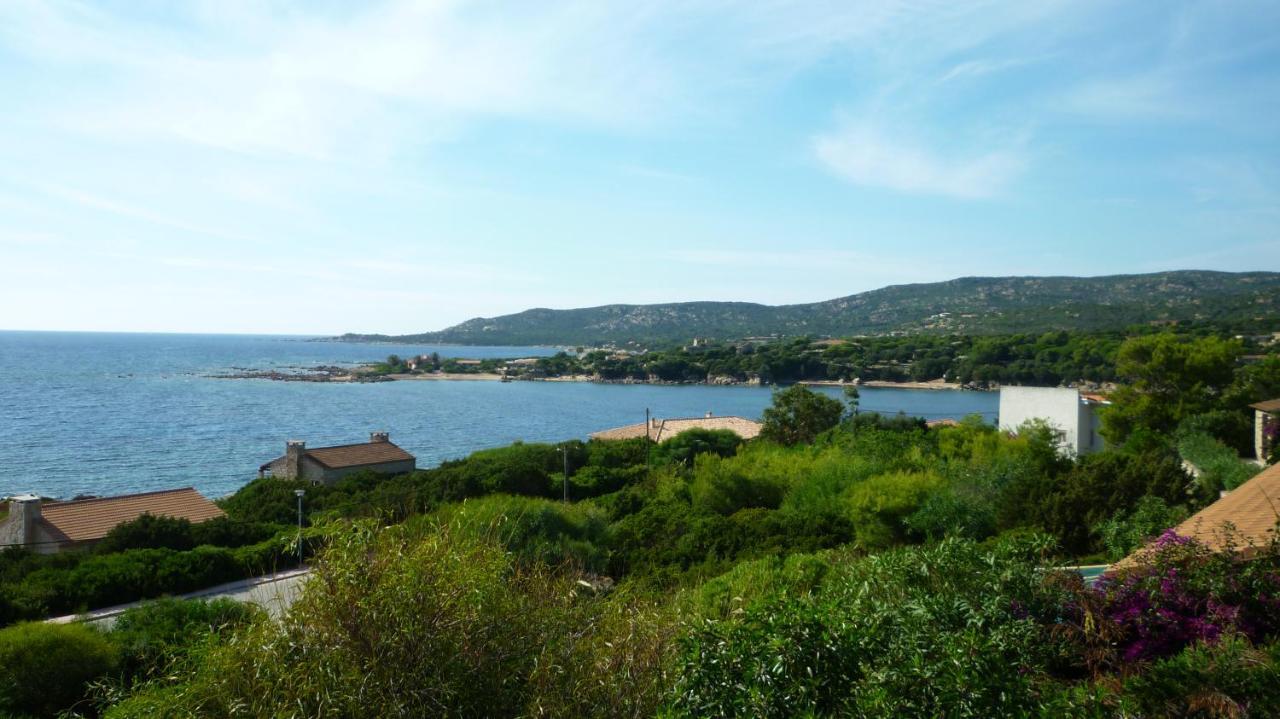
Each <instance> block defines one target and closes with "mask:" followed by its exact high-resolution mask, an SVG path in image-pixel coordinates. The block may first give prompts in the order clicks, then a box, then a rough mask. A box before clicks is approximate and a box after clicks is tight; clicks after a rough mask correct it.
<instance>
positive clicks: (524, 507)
mask: <svg viewBox="0 0 1280 719" xmlns="http://www.w3.org/2000/svg"><path fill="white" fill-rule="evenodd" d="M406 526H407V528H408V529H409V530H410V531H418V532H423V531H426V532H433V531H437V530H438V528H440V527H442V526H447V527H449V528H450V531H451V532H453V533H454V534H456V535H457V536H459V537H467V538H470V539H473V540H477V541H480V540H487V541H493V542H495V543H497V544H498V545H500V546H502V547H505V548H506V549H507V551H510V552H512V553H513V554H514V555H515V556H516V557H517V558H518V559H519V560H520V561H521V562H523V563H525V564H533V563H537V562H541V563H544V564H548V565H552V566H560V565H563V564H570V565H572V566H573V567H575V568H577V569H582V570H593V571H600V570H602V569H603V568H604V565H605V549H604V544H605V532H606V528H607V526H608V522H607V520H606V518H605V516H604V513H603V512H602V511H601V510H599V509H597V508H595V507H592V506H590V505H586V504H565V503H563V502H553V501H551V500H547V499H535V498H531V497H513V496H509V495H491V496H488V497H482V498H480V499H470V500H467V501H466V502H462V503H460V504H455V505H449V506H446V507H444V508H442V509H441V510H440V511H438V512H437V513H436V514H435V515H432V516H430V517H426V518H423V519H419V520H410V521H409V522H408V523H407V525H406Z"/></svg>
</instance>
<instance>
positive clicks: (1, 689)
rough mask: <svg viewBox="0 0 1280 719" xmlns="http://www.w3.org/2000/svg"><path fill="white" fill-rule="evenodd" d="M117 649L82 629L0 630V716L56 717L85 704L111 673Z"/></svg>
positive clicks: (29, 626)
mask: <svg viewBox="0 0 1280 719" xmlns="http://www.w3.org/2000/svg"><path fill="white" fill-rule="evenodd" d="M118 662H119V653H118V651H117V650H116V648H115V646H114V645H113V644H112V643H111V642H110V641H108V640H107V639H106V637H104V636H103V635H102V634H101V633H99V632H97V631H95V630H93V629H91V628H89V627H86V626H84V625H82V624H43V623H31V624H18V625H16V626H12V627H8V628H7V629H0V711H10V712H14V713H19V714H33V715H37V716H53V715H54V714H57V713H58V712H60V711H65V710H69V709H71V708H73V707H74V706H75V705H76V704H77V703H79V702H81V701H83V700H84V697H85V691H86V688H87V686H88V684H89V682H91V681H93V680H95V679H98V678H99V677H102V676H104V675H106V674H107V673H108V672H111V671H113V670H114V669H115V668H116V665H117V664H118Z"/></svg>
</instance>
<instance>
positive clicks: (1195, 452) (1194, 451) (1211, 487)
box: [1178, 432, 1260, 494]
mask: <svg viewBox="0 0 1280 719" xmlns="http://www.w3.org/2000/svg"><path fill="white" fill-rule="evenodd" d="M1178 454H1180V455H1182V458H1183V459H1185V460H1186V461H1188V462H1190V463H1191V464H1193V465H1195V467H1196V469H1198V470H1200V476H1199V478H1198V481H1199V483H1200V485H1201V486H1202V487H1203V488H1204V490H1205V491H1206V492H1209V493H1215V494H1216V493H1217V492H1218V491H1219V490H1223V489H1226V490H1232V489H1235V488H1236V487H1239V486H1240V485H1242V484H1244V483H1245V482H1247V481H1248V480H1249V478H1250V477H1252V476H1253V475H1255V474H1257V473H1258V472H1259V470H1260V467H1258V466H1257V465H1256V464H1253V463H1252V462H1245V461H1243V460H1241V459H1240V456H1239V455H1238V454H1236V451H1235V450H1234V449H1231V448H1230V447H1228V446H1226V445H1225V444H1223V443H1221V442H1219V441H1218V440H1216V439H1214V438H1213V437H1210V436H1209V435H1207V434H1205V433H1203V432H1190V433H1188V434H1185V435H1183V436H1181V437H1180V438H1179V439H1178Z"/></svg>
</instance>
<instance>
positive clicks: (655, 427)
mask: <svg viewBox="0 0 1280 719" xmlns="http://www.w3.org/2000/svg"><path fill="white" fill-rule="evenodd" d="M649 421H650V423H651V425H652V427H653V428H654V429H657V428H658V418H657V417H653V418H652V419H650V420H649Z"/></svg>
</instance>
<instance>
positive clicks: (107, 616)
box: [46, 567, 311, 629]
mask: <svg viewBox="0 0 1280 719" xmlns="http://www.w3.org/2000/svg"><path fill="white" fill-rule="evenodd" d="M310 572H311V570H310V569H309V568H306V567H302V568H300V569H291V570H289V571H286V572H277V573H275V574H269V575H266V576H263V577H254V578H252V579H241V580H239V581H235V582H228V583H226V584H219V585H218V586H216V587H210V588H208V589H201V590H200V591H198V592H191V593H189V594H180V595H177V598H178V599H216V598H219V597H226V598H227V599H234V600H236V601H237V602H245V603H248V604H256V605H258V606H259V607H262V608H263V609H265V610H267V613H268V614H270V615H271V616H272V617H278V616H280V615H281V614H282V613H283V612H284V610H285V609H287V608H288V607H289V605H290V604H292V603H293V600H294V599H296V598H297V597H298V593H299V591H301V589H302V584H303V582H305V581H306V580H307V577H308V576H310ZM143 601H146V600H143ZM142 603H143V602H130V603H128V604H121V605H119V606H115V607H106V608H104V609H95V610H94V611H92V612H86V613H85V614H68V615H67V616H65V617H54V618H52V619H48V620H46V621H48V622H52V623H55V624H66V623H68V622H89V623H91V624H96V625H98V626H100V627H103V628H104V629H105V628H108V627H110V626H111V625H112V624H114V623H115V618H116V617H118V616H120V615H121V614H123V613H124V612H125V611H127V610H129V609H132V608H133V607H136V606H138V605H139V604H142Z"/></svg>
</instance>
